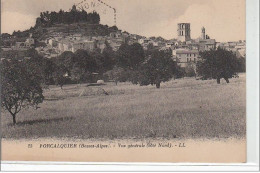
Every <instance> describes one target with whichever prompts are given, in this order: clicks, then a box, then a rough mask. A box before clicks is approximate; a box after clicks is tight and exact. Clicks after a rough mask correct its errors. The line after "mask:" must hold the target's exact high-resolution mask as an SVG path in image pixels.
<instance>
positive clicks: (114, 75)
mask: <svg viewBox="0 0 260 173" xmlns="http://www.w3.org/2000/svg"><path fill="white" fill-rule="evenodd" d="M104 76H106V77H107V79H108V80H113V81H114V82H115V83H116V85H117V83H118V82H125V81H126V80H127V79H128V78H129V77H128V76H127V72H126V70H125V69H123V68H121V67H117V66H115V67H114V68H113V69H112V70H109V71H107V72H106V73H105V74H104Z"/></svg>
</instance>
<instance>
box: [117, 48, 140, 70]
mask: <svg viewBox="0 0 260 173" xmlns="http://www.w3.org/2000/svg"><path fill="white" fill-rule="evenodd" d="M144 59H145V54H144V50H143V47H142V46H141V45H140V44H139V43H134V44H132V45H128V44H122V45H121V46H120V48H119V49H118V51H117V64H118V66H120V67H123V68H128V69H130V70H137V69H138V67H139V66H140V64H141V63H142V62H143V61H144Z"/></svg>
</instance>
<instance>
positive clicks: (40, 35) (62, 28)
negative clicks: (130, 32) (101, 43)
mask: <svg viewBox="0 0 260 173" xmlns="http://www.w3.org/2000/svg"><path fill="white" fill-rule="evenodd" d="M117 30H118V29H117V27H108V26H107V25H101V24H89V23H74V24H56V25H53V26H51V27H43V28H41V29H36V30H35V31H34V33H33V35H34V36H35V37H37V38H36V39H38V40H39V41H40V40H44V39H46V38H48V37H51V36H67V35H75V34H80V35H82V36H106V35H109V33H110V32H113V31H117Z"/></svg>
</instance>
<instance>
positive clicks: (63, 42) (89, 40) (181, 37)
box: [12, 23, 246, 67]
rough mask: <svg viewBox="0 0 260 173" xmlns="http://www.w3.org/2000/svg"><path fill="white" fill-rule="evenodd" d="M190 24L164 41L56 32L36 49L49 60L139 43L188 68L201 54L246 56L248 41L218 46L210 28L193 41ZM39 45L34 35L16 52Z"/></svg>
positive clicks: (181, 25)
mask: <svg viewBox="0 0 260 173" xmlns="http://www.w3.org/2000/svg"><path fill="white" fill-rule="evenodd" d="M190 28H191V27H190V23H178V29H177V34H178V37H177V38H176V39H172V40H165V39H163V38H156V37H151V38H146V37H143V36H140V35H136V34H129V33H128V32H122V31H121V30H117V31H114V32H111V33H110V34H109V35H106V36H84V35H82V34H78V33H77V34H70V35H64V34H63V33H57V32H54V33H53V34H51V35H49V36H48V38H45V39H44V40H39V42H45V45H44V46H40V47H36V48H35V49H36V50H37V51H38V52H39V53H40V54H41V55H43V56H45V57H47V58H53V57H57V56H59V55H60V54H62V53H63V52H65V51H71V52H76V51H77V50H79V49H83V50H88V51H93V50H95V49H100V51H101V52H102V51H103V50H104V49H105V47H106V45H107V43H108V44H109V45H110V46H111V47H112V49H113V50H114V51H117V50H118V49H119V47H120V46H121V45H122V44H123V43H127V44H129V45H131V44H134V43H139V44H141V45H142V46H143V48H144V50H146V49H147V48H148V46H149V45H152V46H153V47H154V48H157V49H159V50H165V51H171V52H172V58H173V60H174V61H176V62H177V63H178V64H179V65H180V66H181V67H187V66H188V65H189V64H195V63H196V61H197V59H198V58H199V52H200V51H207V50H210V49H215V48H216V47H222V48H225V49H227V50H230V51H233V52H235V53H236V54H237V56H238V57H245V50H246V42H245V41H239V42H228V43H218V42H216V40H215V39H211V38H210V37H209V36H208V35H207V34H206V29H205V28H204V27H202V29H201V36H200V37H199V38H197V39H192V38H191V36H190V31H191V30H190ZM34 45H35V40H34V39H33V37H32V34H30V37H29V38H27V39H26V41H25V42H16V44H15V45H14V46H12V49H14V50H23V49H29V48H31V47H33V46H34Z"/></svg>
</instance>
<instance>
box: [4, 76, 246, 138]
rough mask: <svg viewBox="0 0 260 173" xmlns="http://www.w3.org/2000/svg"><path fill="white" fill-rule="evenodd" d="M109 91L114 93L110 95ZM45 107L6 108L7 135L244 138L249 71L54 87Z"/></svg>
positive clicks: (43, 136) (5, 129)
mask: <svg viewBox="0 0 260 173" xmlns="http://www.w3.org/2000/svg"><path fill="white" fill-rule="evenodd" d="M105 92H106V93H107V94H108V95H106V94H105ZM44 96H45V100H44V102H43V103H42V104H40V105H39V107H40V108H39V109H35V108H29V109H24V110H22V111H21V112H20V113H19V114H18V115H17V125H15V126H13V125H12V117H11V115H9V114H8V112H6V111H2V112H1V126H2V137H3V138H7V139H10V138H12V139H22V138H24V139H37V138H70V139H73V138H75V139H126V138H127V139H143V138H145V139H146V138H166V139H173V138H177V139H183V138H192V139H196V138H203V139H205V138H208V139H212V138H244V137H245V135H246V75H245V74H240V75H239V78H232V79H231V80H230V83H229V84H227V83H225V81H224V80H221V84H217V83H216V80H205V81H202V80H195V78H185V79H176V80H171V81H169V82H165V83H162V84H161V88H160V89H156V87H155V86H139V85H133V84H131V83H127V82H126V83H118V85H115V83H107V84H106V85H102V86H87V85H86V84H81V85H67V86H64V87H63V90H62V89H60V88H59V87H57V86H50V87H49V89H45V90H44Z"/></svg>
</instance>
